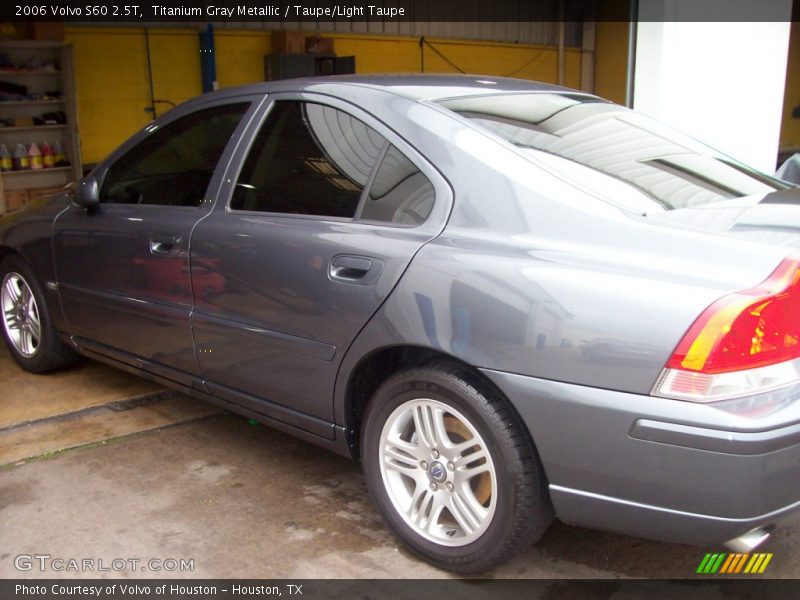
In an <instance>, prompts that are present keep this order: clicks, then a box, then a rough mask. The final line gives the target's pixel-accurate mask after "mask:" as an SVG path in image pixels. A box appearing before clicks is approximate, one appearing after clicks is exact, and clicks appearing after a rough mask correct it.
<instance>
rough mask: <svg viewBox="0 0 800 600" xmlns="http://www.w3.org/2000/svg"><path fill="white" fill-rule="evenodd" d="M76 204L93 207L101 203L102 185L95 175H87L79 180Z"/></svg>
mask: <svg viewBox="0 0 800 600" xmlns="http://www.w3.org/2000/svg"><path fill="white" fill-rule="evenodd" d="M75 204H77V205H78V206H82V207H84V208H93V207H96V206H97V205H99V204H100V187H99V186H98V185H97V180H96V179H95V178H94V177H86V178H85V179H81V180H80V182H78V189H77V190H76V192H75Z"/></svg>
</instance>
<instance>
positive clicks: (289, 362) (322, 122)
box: [192, 93, 451, 438]
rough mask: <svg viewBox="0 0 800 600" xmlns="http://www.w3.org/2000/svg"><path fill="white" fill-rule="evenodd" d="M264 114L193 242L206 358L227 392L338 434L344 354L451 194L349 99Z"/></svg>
mask: <svg viewBox="0 0 800 600" xmlns="http://www.w3.org/2000/svg"><path fill="white" fill-rule="evenodd" d="M264 111H265V112H266V113H267V114H266V116H265V118H264V120H263V123H262V124H261V125H260V127H258V128H254V130H253V132H252V138H251V141H250V144H249V151H248V148H245V146H244V145H242V147H241V148H240V151H239V156H237V157H236V158H235V159H234V160H233V161H232V162H231V166H230V169H229V172H228V173H227V174H226V176H225V178H224V184H223V185H224V186H227V188H226V189H223V190H222V191H221V194H220V198H219V201H218V203H217V206H216V207H215V209H214V211H213V212H212V213H211V214H210V215H209V216H208V217H207V218H206V219H203V221H202V222H200V223H199V224H198V226H197V228H196V230H195V232H194V235H193V238H192V275H193V282H194V292H195V311H194V314H193V317H192V322H193V328H194V334H195V340H196V343H197V351H198V357H199V361H200V366H201V369H202V373H203V376H204V377H205V379H206V383H207V386H208V389H209V390H210V391H212V393H214V394H216V395H217V396H218V397H220V398H222V399H224V400H228V401H230V402H234V403H237V404H240V405H244V406H246V407H247V408H249V409H251V410H253V411H256V412H259V413H261V414H265V415H268V416H270V417H272V418H275V419H278V420H280V421H283V422H286V423H289V424H291V425H294V426H297V427H301V428H303V429H305V430H306V431H310V432H312V433H315V434H317V435H320V436H323V437H327V438H330V437H332V435H333V434H332V425H331V423H332V421H333V414H332V413H333V410H332V390H333V387H334V381H335V377H336V372H337V369H338V366H339V364H340V362H341V359H342V356H343V355H344V352H345V351H346V350H347V348H348V346H349V345H350V343H351V342H352V341H353V339H354V338H355V336H356V335H357V333H358V332H359V331H360V329H361V328H362V327H363V326H364V324H365V323H366V322H367V320H368V319H369V318H370V317H371V316H372V315H373V314H374V312H375V311H376V310H377V309H378V307H379V306H380V304H381V303H382V302H383V300H384V299H385V298H386V297H387V295H388V294H389V293H390V292H391V290H392V289H393V287H394V286H395V284H396V283H397V281H398V279H399V278H400V276H401V275H402V273H403V272H404V270H405V269H406V267H407V266H408V263H409V262H410V260H411V259H412V257H413V256H414V254H415V253H416V252H417V250H419V248H420V247H422V245H423V244H425V243H426V242H427V241H428V240H430V239H432V238H433V237H435V236H436V235H437V234H438V233H439V232H440V231H441V229H442V227H443V226H444V223H445V221H446V218H447V214H448V211H449V207H450V201H451V192H450V188H449V186H448V185H447V184H446V182H445V181H444V180H443V179H442V177H441V176H440V175H439V174H438V172H437V171H436V170H435V169H433V168H432V167H431V166H430V165H429V164H428V163H427V162H426V161H425V160H424V159H423V158H422V156H421V155H419V154H418V153H417V152H416V151H414V150H413V149H412V148H411V147H410V146H409V145H407V144H406V143H405V142H404V141H403V140H402V139H401V138H399V137H398V136H397V135H396V134H394V133H393V132H392V131H391V130H389V129H388V128H386V127H385V126H383V125H382V124H381V123H380V122H378V121H377V120H375V119H374V118H372V117H371V116H370V115H368V114H367V113H365V112H364V111H361V110H359V109H358V108H356V107H355V106H353V105H351V104H348V103H346V102H344V101H339V100H335V99H332V98H330V97H327V96H316V95H314V94H308V93H304V94H275V95H271V96H270V102H269V104H268V106H266V107H265V108H264ZM211 280H214V281H216V282H217V285H214V284H210V283H205V282H206V281H211Z"/></svg>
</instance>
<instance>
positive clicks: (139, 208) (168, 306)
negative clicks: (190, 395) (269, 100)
mask: <svg viewBox="0 0 800 600" xmlns="http://www.w3.org/2000/svg"><path fill="white" fill-rule="evenodd" d="M253 103H254V99H253V98H244V97H239V98H236V99H233V100H227V101H216V102H211V103H204V104H201V105H200V106H194V107H192V108H185V109H183V108H182V109H177V110H175V111H172V112H170V113H169V114H168V115H166V116H165V117H166V118H164V119H162V120H159V121H156V122H154V123H153V124H151V125H150V126H148V127H147V128H145V129H144V130H143V131H142V132H141V133H139V134H138V135H137V136H135V137H134V138H133V139H131V140H130V141H129V142H128V143H126V144H125V145H124V146H123V147H122V148H120V150H119V151H117V152H115V153H114V154H113V155H112V156H111V157H110V158H109V159H108V160H107V161H106V162H105V163H103V164H101V165H100V166H99V167H98V168H97V169H95V171H93V173H92V176H91V177H92V178H93V179H95V180H96V181H97V182H98V184H99V189H100V203H99V205H98V206H97V207H96V208H91V209H85V208H81V207H78V206H74V205H73V206H71V207H70V208H69V209H68V210H66V211H65V212H64V213H62V214H61V215H60V216H59V217H58V219H57V220H56V222H55V225H54V238H53V240H54V241H53V244H54V255H55V263H56V271H57V278H58V286H59V291H60V297H61V302H62V306H63V310H64V316H65V318H66V321H67V326H68V328H69V331H70V333H71V335H72V336H73V338H74V339H75V341H76V342H77V343H78V344H79V345H80V346H81V347H82V348H83V349H84V350H88V351H90V352H96V353H100V354H102V355H105V356H110V357H112V358H116V359H118V360H121V361H123V362H127V363H132V364H135V365H136V366H142V367H145V368H147V369H149V370H153V371H156V372H159V374H161V375H164V376H167V377H169V378H172V379H174V380H177V381H180V382H183V383H188V381H190V380H191V375H195V376H196V374H197V373H198V371H199V369H198V366H197V360H196V357H195V353H194V344H193V340H192V332H191V327H190V325H189V313H190V312H191V308H192V289H191V282H190V270H189V241H190V238H191V232H192V229H193V227H194V226H195V224H196V223H197V222H198V221H199V220H200V219H201V218H202V217H203V216H205V215H207V214H208V213H209V211H210V210H211V206H212V204H213V202H212V199H213V196H211V195H209V193H208V191H209V190H210V189H213V188H214V186H215V183H216V185H218V180H219V177H220V176H221V173H219V172H218V173H217V176H216V182H215V176H214V175H215V170H216V169H217V164H218V162H219V161H220V158H221V157H222V158H223V161H222V162H224V159H225V157H228V158H229V157H230V153H231V152H232V149H233V148H234V147H235V141H236V139H237V136H238V135H239V133H238V132H237V129H238V128H239V127H242V128H243V127H244V124H243V123H244V119H243V117H244V116H245V115H246V114H247V112H248V110H250V111H251V112H252V111H254V110H255V108H254V106H253ZM251 107H253V108H251Z"/></svg>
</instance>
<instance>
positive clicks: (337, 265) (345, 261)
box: [328, 254, 383, 285]
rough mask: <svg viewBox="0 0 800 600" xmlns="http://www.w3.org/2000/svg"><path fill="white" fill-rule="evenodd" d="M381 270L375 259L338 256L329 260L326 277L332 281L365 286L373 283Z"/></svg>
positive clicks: (346, 255)
mask: <svg viewBox="0 0 800 600" xmlns="http://www.w3.org/2000/svg"><path fill="white" fill-rule="evenodd" d="M382 270H383V262H382V261H380V260H378V259H377V258H369V257H366V256H352V255H348V254H340V255H339V256H334V257H333V259H332V260H331V264H330V268H329V269H328V276H329V277H330V278H331V279H333V280H334V281H341V282H342V283H355V284H359V285H366V284H368V283H372V282H373V281H375V280H376V279H377V278H378V276H379V275H380V274H381V271H382Z"/></svg>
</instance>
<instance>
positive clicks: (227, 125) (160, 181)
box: [101, 103, 249, 206]
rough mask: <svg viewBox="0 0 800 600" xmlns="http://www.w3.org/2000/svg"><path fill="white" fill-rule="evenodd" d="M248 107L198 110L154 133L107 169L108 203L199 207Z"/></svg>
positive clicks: (105, 190)
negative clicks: (229, 141) (221, 157)
mask: <svg viewBox="0 0 800 600" xmlns="http://www.w3.org/2000/svg"><path fill="white" fill-rule="evenodd" d="M248 106H249V103H237V104H227V105H223V106H214V107H212V108H207V109H204V110H199V111H197V112H194V113H192V114H190V115H187V116H185V117H181V118H180V119H178V120H176V121H173V122H172V123H169V124H167V125H165V126H164V127H161V128H159V129H156V130H155V131H154V132H152V133H151V134H150V135H149V136H148V137H147V138H146V139H145V140H144V141H142V142H141V143H140V144H138V145H137V146H136V147H134V148H133V149H132V150H130V151H129V152H128V153H127V154H125V155H124V156H123V157H122V158H120V159H119V160H117V161H116V162H115V163H114V164H113V165H111V168H109V169H108V171H107V173H106V176H105V181H104V182H103V192H102V194H101V199H102V201H103V202H107V203H124V204H161V205H169V206H199V205H200V203H201V202H202V201H203V196H204V195H205V193H206V188H208V183H209V181H211V175H212V174H213V172H214V168H215V167H216V165H217V161H218V160H219V157H220V155H221V154H222V151H223V150H224V149H225V145H226V144H227V143H228V140H229V139H230V137H231V135H233V132H234V130H235V129H236V125H237V124H238V123H239V121H240V120H241V118H242V115H244V113H245V111H247V108H248Z"/></svg>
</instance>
